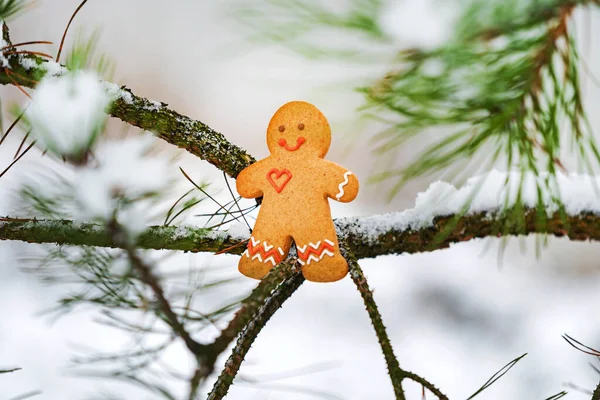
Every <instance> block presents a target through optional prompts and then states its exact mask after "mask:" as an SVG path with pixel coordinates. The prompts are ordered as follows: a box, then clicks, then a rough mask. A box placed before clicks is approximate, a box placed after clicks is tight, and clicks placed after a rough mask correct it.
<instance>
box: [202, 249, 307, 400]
mask: <svg viewBox="0 0 600 400" xmlns="http://www.w3.org/2000/svg"><path fill="white" fill-rule="evenodd" d="M281 268H282V270H283V271H284V272H283V273H284V274H287V275H288V277H287V278H286V279H285V281H283V282H282V283H281V284H280V285H279V286H278V287H277V288H276V289H275V290H274V291H273V293H271V294H270V295H269V296H268V297H267V298H266V299H264V301H263V302H262V304H261V306H260V307H259V308H257V309H256V310H255V311H254V313H253V314H252V316H251V318H249V319H248V321H247V322H245V326H244V329H243V330H242V332H241V334H240V336H239V338H238V340H237V342H236V345H235V346H234V348H233V350H232V352H231V355H230V356H229V358H228V359H227V361H226V362H225V368H224V369H223V371H222V372H221V375H219V377H218V378H217V381H216V382H215V384H214V386H213V388H212V390H211V392H210V393H209V395H208V397H207V400H219V399H222V398H224V397H225V396H226V395H227V392H228V391H229V387H230V386H231V384H232V383H233V380H234V378H235V376H236V375H237V373H238V371H239V369H240V366H241V365H242V362H243V361H244V358H245V357H246V354H248V351H249V350H250V346H252V343H253V342H254V340H255V339H256V337H257V336H258V334H259V333H260V331H261V330H262V328H263V327H264V326H265V325H266V324H267V322H268V321H269V319H270V318H271V317H272V316H273V314H275V312H276V311H277V310H278V309H279V308H280V307H281V306H282V305H283V303H284V302H285V301H286V300H287V299H288V298H290V296H291V295H292V294H293V293H294V292H295V291H296V290H297V289H298V288H299V287H300V285H301V284H302V283H303V282H304V277H303V276H302V273H301V272H300V269H299V268H295V269H294V265H293V264H292V263H291V262H290V260H287V261H284V262H283V263H282V267H281Z"/></svg>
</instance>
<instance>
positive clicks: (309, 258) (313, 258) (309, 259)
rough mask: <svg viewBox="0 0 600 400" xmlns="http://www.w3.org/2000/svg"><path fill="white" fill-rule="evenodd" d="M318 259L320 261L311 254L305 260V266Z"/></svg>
mask: <svg viewBox="0 0 600 400" xmlns="http://www.w3.org/2000/svg"><path fill="white" fill-rule="evenodd" d="M320 259H321V258H317V257H315V256H314V255H313V254H311V255H310V256H308V260H306V263H307V264H310V262H311V261H312V260H315V261H319V260H320Z"/></svg>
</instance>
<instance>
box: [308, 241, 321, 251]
mask: <svg viewBox="0 0 600 400" xmlns="http://www.w3.org/2000/svg"><path fill="white" fill-rule="evenodd" d="M308 245H309V246H310V247H312V248H313V249H315V250H317V249H318V248H319V246H320V245H321V241H320V240H319V241H318V242H317V244H312V243H309V244H308Z"/></svg>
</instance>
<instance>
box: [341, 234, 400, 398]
mask: <svg viewBox="0 0 600 400" xmlns="http://www.w3.org/2000/svg"><path fill="white" fill-rule="evenodd" d="M341 249H342V255H343V256H344V258H346V260H347V261H348V267H349V269H350V277H351V278H352V281H353V282H354V284H355V285H356V288H357V289H358V291H359V292H360V295H361V297H362V298H363V301H364V303H365V307H366V308H367V313H368V314H369V318H370V319H371V323H372V324H373V328H374V329H375V333H376V335H377V340H378V341H379V345H380V346H381V351H382V352H383V356H384V358H385V363H386V364H387V368H388V375H389V376H390V379H391V380H392V387H393V388H394V394H395V395H396V399H397V400H406V396H405V395H404V389H403V388H402V379H403V378H404V373H403V371H402V369H400V363H399V362H398V359H397V358H396V356H395V355H394V349H393V348H392V343H391V342H390V338H389V337H388V334H387V332H386V329H385V325H384V324H383V320H382V319H381V314H380V313H379V310H378V309H377V304H376V303H375V300H374V299H373V292H371V289H370V288H369V284H368V283H367V279H366V278H365V275H364V273H363V271H362V268H360V265H358V262H357V261H356V257H355V256H354V255H353V254H352V253H351V252H350V251H348V249H347V248H346V247H345V246H342V247H341Z"/></svg>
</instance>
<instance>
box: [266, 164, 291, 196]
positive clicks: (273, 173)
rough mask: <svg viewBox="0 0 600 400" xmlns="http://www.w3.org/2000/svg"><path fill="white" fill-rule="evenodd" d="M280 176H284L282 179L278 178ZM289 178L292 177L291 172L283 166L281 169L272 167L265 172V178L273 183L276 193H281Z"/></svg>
mask: <svg viewBox="0 0 600 400" xmlns="http://www.w3.org/2000/svg"><path fill="white" fill-rule="evenodd" d="M282 176H285V177H284V178H283V180H281V179H280V178H281V177H282ZM290 179H292V173H291V172H290V170H289V169H287V168H284V169H282V170H281V171H280V170H278V169H277V168H273V169H272V170H270V171H269V172H268V173H267V180H268V181H269V182H270V183H271V185H273V187H274V188H275V190H276V191H277V193H281V191H282V190H283V188H284V187H285V185H287V183H288V182H289V181H290ZM276 180H277V181H276Z"/></svg>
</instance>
